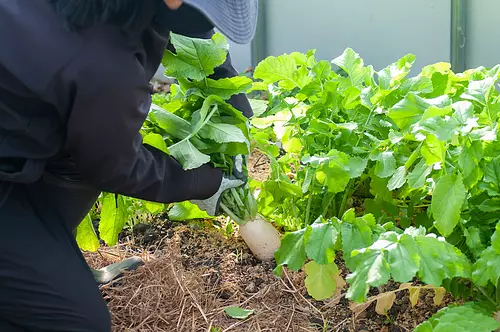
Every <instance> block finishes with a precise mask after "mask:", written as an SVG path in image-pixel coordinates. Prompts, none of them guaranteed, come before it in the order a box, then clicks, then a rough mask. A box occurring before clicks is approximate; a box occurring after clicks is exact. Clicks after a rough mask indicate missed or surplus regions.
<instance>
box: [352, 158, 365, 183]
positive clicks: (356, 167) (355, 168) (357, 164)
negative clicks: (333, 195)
mask: <svg viewBox="0 0 500 332" xmlns="http://www.w3.org/2000/svg"><path fill="white" fill-rule="evenodd" d="M367 164H368V159H364V158H361V157H349V161H348V162H347V167H349V175H350V177H351V179H355V178H359V177H360V176H361V175H362V174H363V172H364V171H365V169H366V165H367Z"/></svg>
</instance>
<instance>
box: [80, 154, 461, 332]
mask: <svg viewBox="0 0 500 332" xmlns="http://www.w3.org/2000/svg"><path fill="white" fill-rule="evenodd" d="M268 166H269V165H268V161H267V160H266V159H265V158H264V157H260V156H259V155H258V154H253V155H252V157H251V158H250V160H249V168H250V175H251V176H252V177H253V178H256V179H258V180H263V179H265V177H266V176H267V175H268V172H269V171H268V170H269V167H268ZM226 223H227V221H226V220H224V219H223V218H221V219H220V220H218V221H217V222H216V223H211V222H207V221H199V222H192V223H189V224H187V223H172V222H170V221H168V220H167V218H166V216H161V217H159V218H157V219H155V220H154V221H153V222H152V223H149V224H140V225H136V226H135V227H134V229H133V231H132V232H130V233H129V234H125V235H124V236H122V237H121V243H120V245H118V246H116V247H113V248H103V249H101V250H100V251H99V252H97V253H85V255H86V258H87V260H88V262H89V264H90V265H91V266H93V267H95V268H100V267H103V266H105V265H107V264H110V263H113V262H116V261H119V260H120V259H122V258H124V257H129V256H132V255H138V256H141V257H142V258H143V259H144V261H145V265H143V266H142V267H140V268H139V269H138V270H136V271H133V272H127V273H126V274H125V276H124V277H123V278H121V279H119V280H117V281H115V282H114V283H113V284H110V285H104V286H102V287H101V290H102V293H103V295H104V298H105V299H106V301H107V303H108V307H109V309H110V312H111V315H112V319H113V331H116V332H122V331H123V332H129V331H130V332H131V331H134V332H135V331H137V332H146V331H169V332H170V331H182V332H184V331H186V332H187V331H192V332H194V331H196V332H197V331H206V332H222V331H252V332H253V331H276V332H281V331H291V332H295V331H297V332H298V331H325V332H326V331H332V332H351V331H357V332H363V331H364V332H366V331H381V332H400V331H401V332H403V331H412V330H413V329H414V327H415V326H416V325H418V324H419V323H421V322H422V321H424V320H426V319H427V318H429V317H430V316H431V315H432V314H433V313H435V312H436V311H437V310H439V309H440V308H442V307H444V306H446V305H447V304H449V303H450V302H452V299H451V298H450V297H448V296H445V298H444V301H443V303H441V304H440V305H439V306H435V305H434V292H433V291H431V290H422V291H421V293H420V300H419V302H418V303H417V305H416V306H415V307H412V305H411V303H410V300H409V296H408V291H407V290H404V291H400V292H397V293H396V295H397V296H396V300H395V303H394V305H393V306H392V308H391V309H390V310H389V311H388V312H387V314H386V315H379V314H377V313H376V312H375V302H373V303H372V304H370V305H369V307H368V308H366V310H359V312H357V313H354V312H353V310H351V308H350V307H351V306H352V303H350V302H349V301H348V300H347V299H346V298H345V297H344V296H345V292H346V289H347V287H346V286H345V287H343V288H342V289H339V290H338V292H337V294H336V295H335V296H334V297H333V298H332V299H329V300H327V301H315V300H314V299H312V298H311V297H310V296H309V295H308V294H307V291H306V289H305V286H304V279H305V275H304V272H303V271H298V272H290V271H288V270H285V271H284V273H283V276H282V278H278V277H277V276H276V275H275V274H274V272H273V270H274V268H275V262H274V261H270V262H260V261H258V260H257V259H256V258H254V257H253V255H252V254H251V252H250V251H249V250H248V248H247V247H246V245H245V243H244V242H243V241H242V240H241V238H240V237H239V236H238V234H237V231H235V232H234V233H232V234H227V232H226V229H227V227H226V226H227V224H226ZM234 229H235V230H236V229H237V227H236V226H234ZM337 263H338V265H339V268H340V269H341V271H342V272H341V275H342V277H343V278H344V279H345V277H346V274H347V271H346V269H345V267H344V266H343V263H342V261H341V260H339V259H338V260H337ZM399 286H400V285H399V284H396V283H391V284H389V285H386V286H385V287H383V288H380V289H373V290H372V292H371V293H370V296H376V295H377V294H379V293H383V292H387V291H390V290H395V289H398V287H399ZM231 306H238V307H241V308H244V309H248V310H253V313H252V314H251V315H250V316H249V317H248V318H247V319H235V318H231V317H230V316H228V315H227V314H226V313H225V309H226V308H228V307H231Z"/></svg>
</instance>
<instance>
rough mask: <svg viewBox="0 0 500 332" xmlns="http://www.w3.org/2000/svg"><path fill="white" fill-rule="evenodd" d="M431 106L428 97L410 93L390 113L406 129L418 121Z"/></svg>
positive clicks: (397, 123) (399, 125)
mask: <svg viewBox="0 0 500 332" xmlns="http://www.w3.org/2000/svg"><path fill="white" fill-rule="evenodd" d="M430 106H431V105H430V104H429V103H428V102H427V100H426V99H424V98H422V97H419V96H417V95H414V94H408V95H407V96H406V97H405V98H404V99H403V100H401V101H400V102H398V103H397V104H396V105H394V106H393V107H392V108H391V109H390V110H389V114H388V115H389V117H390V118H391V119H392V120H393V121H394V122H395V123H396V125H397V126H398V127H399V128H400V129H406V128H408V127H409V126H410V125H412V124H414V123H416V122H418V121H419V120H420V119H421V117H422V115H423V114H424V112H425V110H426V109H428V108H429V107H430Z"/></svg>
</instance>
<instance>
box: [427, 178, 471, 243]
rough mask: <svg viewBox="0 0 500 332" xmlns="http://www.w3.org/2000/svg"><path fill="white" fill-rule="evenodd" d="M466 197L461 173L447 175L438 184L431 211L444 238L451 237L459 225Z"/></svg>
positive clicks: (433, 195)
mask: <svg viewBox="0 0 500 332" xmlns="http://www.w3.org/2000/svg"><path fill="white" fill-rule="evenodd" d="M465 197H466V190H465V187H464V184H463V179H462V175H461V174H460V173H459V174H447V175H445V176H443V177H441V178H440V179H439V180H438V182H437V183H436V188H435V189H434V192H433V194H432V201H431V211H432V215H433V216H434V219H435V220H436V228H437V229H438V230H439V232H440V233H441V234H442V235H443V236H445V237H446V236H449V235H450V234H451V233H452V232H453V230H454V229H455V226H456V225H457V224H458V222H459V220H460V211H461V209H462V205H463V203H464V201H465Z"/></svg>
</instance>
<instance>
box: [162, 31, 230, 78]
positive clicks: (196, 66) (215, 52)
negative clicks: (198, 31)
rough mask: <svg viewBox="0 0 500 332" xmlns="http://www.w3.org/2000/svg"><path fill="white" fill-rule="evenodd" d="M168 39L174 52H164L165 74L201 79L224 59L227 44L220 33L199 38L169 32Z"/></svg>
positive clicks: (210, 73) (211, 72)
mask: <svg viewBox="0 0 500 332" xmlns="http://www.w3.org/2000/svg"><path fill="white" fill-rule="evenodd" d="M170 40H171V42H172V44H173V46H174V48H175V51H176V53H175V54H174V53H172V52H170V51H168V50H167V51H165V53H164V56H163V60H162V63H163V65H164V66H165V68H166V71H165V75H166V76H172V77H176V78H183V79H192V80H197V81H201V80H203V79H205V78H207V77H208V76H210V75H212V74H213V73H214V69H215V68H217V67H219V66H220V65H222V64H223V63H224V61H226V56H227V51H228V49H229V46H228V44H227V42H226V39H225V37H224V36H223V35H222V34H219V33H216V34H214V35H213V36H212V39H199V38H190V37H185V36H182V35H178V34H175V33H171V34H170Z"/></svg>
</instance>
